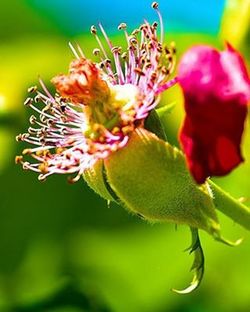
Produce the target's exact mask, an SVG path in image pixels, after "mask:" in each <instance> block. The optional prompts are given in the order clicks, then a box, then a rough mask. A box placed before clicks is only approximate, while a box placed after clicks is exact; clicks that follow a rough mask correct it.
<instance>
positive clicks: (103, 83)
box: [52, 58, 142, 140]
mask: <svg viewBox="0 0 250 312" xmlns="http://www.w3.org/2000/svg"><path fill="white" fill-rule="evenodd" d="M52 83H53V84H54V85H55V86H56V89H57V91H58V92H59V93H60V95H61V96H62V97H64V98H66V99H67V100H68V101H70V102H72V103H74V104H79V107H81V108H82V109H83V112H84V116H85V118H86V119H85V124H84V125H83V127H82V129H83V132H84V135H85V136H86V137H87V138H90V139H93V140H98V139H99V138H100V137H101V136H103V132H104V131H105V130H108V131H111V132H112V130H113V129H114V128H115V130H116V132H117V129H119V130H122V128H124V127H125V126H127V125H131V124H132V123H133V121H134V119H135V118H134V117H135V114H136V108H137V107H139V105H140V103H141V102H142V96H141V95H140V92H139V88H138V87H137V86H135V85H132V84H124V85H112V84H111V83H110V82H109V81H108V78H107V75H105V74H104V73H103V72H102V71H101V70H100V69H99V68H98V67H97V66H96V64H94V63H92V62H91V61H89V60H87V59H84V58H80V59H77V60H74V61H73V62H72V63H71V64H70V69H69V74H68V75H59V76H56V77H54V78H53V79H52Z"/></svg>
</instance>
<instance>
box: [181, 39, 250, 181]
mask: <svg viewBox="0 0 250 312" xmlns="http://www.w3.org/2000/svg"><path fill="white" fill-rule="evenodd" d="M178 81H179V83H180V85H181V87H182V89H183V92H184V99H185V111H186V116H185V120H184V124H183V126H182V128H181V131H180V142H181V145H182V148H183V150H184V152H185V155H186V158H187V164H188V167H189V169H190V171H191V173H192V175H193V177H194V179H195V180H196V182H198V183H203V182H205V180H206V178H207V177H209V176H223V175H225V174H227V173H229V172H230V171H231V170H232V169H234V168H235V167H236V166H238V165H239V164H240V163H241V162H242V161H243V157H242V155H241V149H240V144H241V139H242V133H243V130H244V122H245V119H246V115H247V102H248V100H249V98H250V81H249V76H248V74H247V69H246V66H245V64H244V62H243V59H242V57H241V56H240V54H239V53H238V52H237V51H236V50H235V49H234V48H233V47H232V46H230V45H229V44H227V48H226V50H224V51H222V52H219V51H217V50H216V49H214V48H212V47H209V46H202V45H201V46H195V47H192V48H191V49H189V50H188V51H187V52H186V53H185V54H184V56H183V57H182V59H181V61H180V63H179V66H178Z"/></svg>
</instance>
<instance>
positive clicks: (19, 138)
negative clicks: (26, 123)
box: [16, 134, 22, 142]
mask: <svg viewBox="0 0 250 312" xmlns="http://www.w3.org/2000/svg"><path fill="white" fill-rule="evenodd" d="M16 141H17V142H20V141H22V134H18V135H17V136H16Z"/></svg>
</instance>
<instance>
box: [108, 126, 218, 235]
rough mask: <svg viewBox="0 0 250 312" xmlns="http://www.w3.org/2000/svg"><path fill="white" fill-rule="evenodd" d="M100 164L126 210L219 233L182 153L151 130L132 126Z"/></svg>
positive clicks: (208, 203) (208, 202) (210, 205)
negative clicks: (119, 146)
mask: <svg viewBox="0 0 250 312" xmlns="http://www.w3.org/2000/svg"><path fill="white" fill-rule="evenodd" d="M104 165H105V168H106V173H107V180H108V182H109V184H110V186H111V188H112V189H113V190H114V192H115V194H116V195H117V196H118V198H119V199H120V200H121V202H122V203H123V204H124V206H125V207H126V208H127V209H128V210H129V211H130V212H133V213H136V214H138V213H139V214H140V215H142V216H144V217H145V218H146V219H147V220H149V221H153V222H154V221H170V222H174V223H177V224H181V223H182V224H187V225H189V226H192V227H196V228H201V229H204V230H206V231H208V232H209V233H211V234H214V233H215V232H216V233H217V232H219V224H218V220H217V216H216V212H215V209H214V206H213V202H212V198H211V197H210V195H209V194H208V193H206V192H205V191H204V189H203V188H199V187H197V185H196V184H195V183H194V181H193V179H192V178H191V176H190V174H189V172H188V170H187V168H186V163H185V159H184V157H183V154H182V153H181V152H180V151H179V150H178V149H176V148H175V147H173V146H171V145H170V144H168V143H167V142H164V141H163V140H161V139H159V138H158V137H157V136H156V135H154V134H153V133H151V132H149V131H147V130H145V129H143V128H138V129H136V130H135V131H134V132H133V134H132V135H131V137H130V140H129V142H128V144H127V145H126V146H125V147H124V148H123V149H121V150H119V151H117V152H115V153H113V154H112V155H110V156H109V157H108V158H107V159H105V160H104Z"/></svg>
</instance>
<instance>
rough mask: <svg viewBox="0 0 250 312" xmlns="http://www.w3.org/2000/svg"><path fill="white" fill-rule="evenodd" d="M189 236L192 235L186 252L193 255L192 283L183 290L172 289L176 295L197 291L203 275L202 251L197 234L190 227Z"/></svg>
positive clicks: (196, 231)
mask: <svg viewBox="0 0 250 312" xmlns="http://www.w3.org/2000/svg"><path fill="white" fill-rule="evenodd" d="M190 230H191V234H192V243H191V246H190V247H189V248H187V249H186V250H187V251H189V253H190V254H192V253H193V254H194V261H193V264H192V267H191V271H193V272H194V276H193V279H192V282H191V283H190V285H189V286H188V287H187V288H185V289H183V290H177V289H172V290H173V291H174V292H176V293H178V294H181V295H183V294H189V293H191V292H192V291H194V290H195V289H197V288H198V287H199V285H200V283H201V281H202V278H203V275H204V262H205V258H204V253H203V250H202V246H201V242H200V238H199V232H198V230H197V229H195V228H192V227H190Z"/></svg>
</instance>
